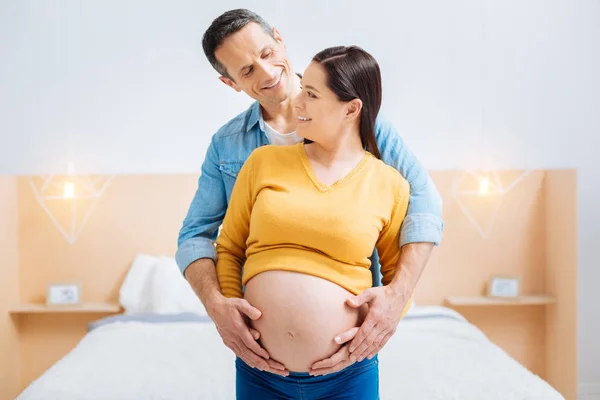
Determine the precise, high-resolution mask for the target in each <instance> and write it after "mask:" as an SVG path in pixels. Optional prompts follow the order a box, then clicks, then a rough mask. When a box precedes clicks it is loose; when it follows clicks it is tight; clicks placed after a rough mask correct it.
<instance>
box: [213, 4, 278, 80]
mask: <svg viewBox="0 0 600 400" xmlns="http://www.w3.org/2000/svg"><path fill="white" fill-rule="evenodd" d="M251 22H254V23H255V24H258V25H259V26H260V27H261V28H262V29H263V30H264V31H265V32H266V33H267V34H269V35H270V36H271V37H272V38H273V39H275V37H274V36H273V29H272V28H271V26H270V25H269V24H268V23H267V22H266V21H265V20H264V19H262V17H261V16H260V15H258V14H256V13H254V12H252V11H250V10H246V9H244V8H238V9H236V10H230V11H226V12H224V13H223V14H221V15H220V16H218V17H217V18H216V19H215V20H214V21H213V22H212V24H210V26H209V27H208V29H207V30H206V32H204V36H203V37H202V48H203V49H204V54H205V55H206V58H208V61H209V62H210V65H212V66H213V68H214V69H215V70H217V72H218V73H219V74H221V75H222V76H224V77H227V78H229V79H231V80H233V78H232V77H231V76H230V75H229V73H228V72H227V69H226V68H225V66H224V65H223V64H221V63H220V62H219V60H217V57H216V56H215V51H216V50H217V49H218V48H219V46H221V44H223V41H224V40H225V39H226V38H228V37H229V36H231V35H233V34H234V33H236V32H238V31H240V30H241V29H242V28H243V27H245V26H246V25H248V24H249V23H251Z"/></svg>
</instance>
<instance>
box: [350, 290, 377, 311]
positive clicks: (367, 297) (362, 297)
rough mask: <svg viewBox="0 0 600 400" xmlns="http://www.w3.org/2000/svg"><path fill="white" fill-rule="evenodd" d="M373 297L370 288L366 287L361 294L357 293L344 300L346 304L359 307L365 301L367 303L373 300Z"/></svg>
mask: <svg viewBox="0 0 600 400" xmlns="http://www.w3.org/2000/svg"><path fill="white" fill-rule="evenodd" d="M374 298H375V296H374V293H373V291H371V289H367V290H365V291H364V292H362V293H361V294H359V295H358V296H354V297H350V298H349V299H348V300H346V304H348V305H349V306H350V307H355V308H357V307H360V306H362V305H363V304H365V303H368V302H369V301H371V300H373V299H374Z"/></svg>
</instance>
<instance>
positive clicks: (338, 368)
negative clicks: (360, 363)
mask: <svg viewBox="0 0 600 400" xmlns="http://www.w3.org/2000/svg"><path fill="white" fill-rule="evenodd" d="M352 364H354V362H352V361H350V360H344V361H342V362H340V363H338V364H336V365H334V366H333V367H331V368H321V369H318V370H315V371H312V370H311V371H310V375H312V376H320V375H327V374H332V373H334V372H339V371H341V370H343V369H344V368H346V367H349V366H350V365H352Z"/></svg>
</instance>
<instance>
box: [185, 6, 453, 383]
mask: <svg viewBox="0 0 600 400" xmlns="http://www.w3.org/2000/svg"><path fill="white" fill-rule="evenodd" d="M203 48H204V53H205V55H206V57H207V58H208V60H209V62H210V63H211V65H212V66H213V67H214V68H215V70H216V71H217V72H218V73H219V74H220V77H219V79H220V80H221V81H222V82H223V83H224V84H225V85H227V86H229V87H231V88H232V89H234V90H236V91H237V92H244V93H246V94H247V95H248V96H250V97H252V98H253V99H255V100H256V102H254V103H253V104H252V106H251V107H250V108H249V109H248V110H246V111H245V112H243V113H241V114H239V115H238V116H237V117H235V118H234V119H232V120H231V121H229V122H228V123H227V124H225V125H224V126H223V127H222V128H221V129H219V131H218V132H217V133H216V134H215V135H214V136H213V137H212V141H211V144H210V146H209V148H208V150H207V154H206V158H205V160H204V163H203V165H202V174H201V176H200V179H199V181H198V189H197V191H196V195H195V196H194V199H193V201H192V204H191V206H190V209H189V211H188V214H187V216H186V218H185V220H184V222H183V227H182V229H181V231H180V234H179V240H178V245H179V248H178V250H177V255H176V259H177V264H178V265H179V267H180V269H181V271H182V272H183V274H184V276H185V277H186V279H187V280H188V282H189V283H190V285H191V286H192V288H193V289H194V291H195V292H196V294H197V295H198V296H199V297H200V300H201V301H202V303H203V304H204V305H205V307H206V309H207V312H208V314H209V316H210V317H211V318H212V319H213V321H214V322H215V325H216V327H217V330H218V331H219V334H220V335H221V337H222V339H223V342H224V343H225V344H226V345H227V346H228V347H229V348H231V349H232V350H233V351H234V353H235V354H236V355H237V356H238V357H240V358H241V359H243V360H244V361H245V362H246V363H247V364H248V365H250V366H252V367H255V368H259V369H261V370H267V371H270V372H273V373H277V374H280V375H287V373H288V371H287V370H286V369H285V367H284V366H283V365H281V364H280V363H278V362H276V361H275V360H272V359H270V358H269V355H268V353H267V352H266V350H265V349H263V348H262V347H261V346H260V345H259V344H258V342H257V341H256V340H257V339H258V338H259V333H258V332H257V331H255V330H253V329H251V328H249V327H248V325H247V323H246V318H251V319H253V320H255V319H258V318H260V310H257V309H256V308H254V307H252V305H251V304H249V303H248V302H247V301H246V300H244V299H232V298H225V297H224V296H223V295H222V294H221V292H220V287H219V283H218V280H217V275H216V271H215V261H216V251H215V248H214V240H215V239H216V236H217V231H218V228H219V226H220V225H221V223H222V221H223V218H224V216H225V212H226V210H227V206H228V203H229V199H230V196H231V191H232V189H233V185H234V183H235V179H236V176H237V173H238V172H239V170H240V168H241V166H242V165H243V164H244V162H245V160H246V159H247V157H248V156H249V155H250V153H251V152H252V151H253V150H254V149H256V148H257V147H259V146H262V145H266V144H269V143H273V144H280V145H291V144H295V143H299V142H300V141H302V138H301V137H299V136H298V135H297V134H296V133H295V129H296V125H297V117H296V115H295V113H294V109H293V107H292V99H293V98H294V97H295V96H296V95H297V94H298V93H299V92H300V90H301V88H300V79H299V77H298V76H297V75H296V74H295V73H294V72H293V69H292V66H291V63H290V60H289V59H288V56H287V51H286V48H285V44H284V42H283V39H282V38H281V35H280V34H279V32H278V31H277V29H274V28H271V27H270V26H269V25H268V24H267V23H266V22H265V21H264V20H263V19H262V18H261V17H260V16H258V15H256V14H255V13H253V12H251V11H248V10H243V9H240V10H232V11H228V12H226V13H224V14H222V15H221V16H220V17H218V18H217V19H215V20H214V21H213V23H212V24H211V26H210V27H209V28H208V29H207V31H206V32H205V34H204V38H203ZM375 128H376V133H377V142H378V146H379V149H380V152H381V154H382V158H383V161H385V162H386V163H387V164H389V165H391V166H393V167H395V168H396V169H398V170H399V171H400V173H401V174H402V175H403V176H404V177H405V178H406V179H407V180H408V182H409V184H410V186H411V197H410V206H409V209H408V213H407V216H406V218H405V220H404V223H403V225H402V229H401V235H400V241H401V243H400V245H401V246H402V250H401V255H400V261H399V263H398V266H397V269H396V271H399V272H398V273H399V274H400V278H401V279H399V280H398V282H400V283H399V285H396V286H394V287H391V285H389V286H378V285H379V277H378V275H377V274H378V271H379V264H378V258H377V257H376V253H375V254H374V257H372V261H373V265H372V271H373V273H374V286H375V287H373V288H370V289H367V290H366V291H365V292H363V293H362V294H360V295H358V296H352V297H351V298H349V299H348V301H347V304H348V305H349V306H351V307H360V306H361V305H363V304H365V303H368V304H369V311H368V314H367V316H366V318H365V321H364V322H363V324H362V325H361V327H360V329H358V328H354V329H351V330H349V331H347V332H344V333H341V334H340V335H339V336H337V337H336V338H335V340H336V341H337V342H338V343H340V344H342V343H347V342H349V341H350V340H352V341H351V342H350V343H347V344H345V345H344V346H342V347H341V348H340V350H339V351H338V352H337V353H336V354H334V355H333V356H332V357H330V358H329V359H327V360H322V361H320V362H317V363H315V365H313V368H314V369H315V373H317V374H327V373H331V372H334V371H338V370H341V369H343V368H345V367H347V366H348V365H350V364H352V363H353V362H355V361H361V360H363V359H364V358H366V357H373V356H374V355H375V354H376V353H377V352H378V351H379V350H380V349H381V348H382V347H383V346H384V345H385V343H386V342H387V340H388V339H389V338H390V336H391V335H392V334H393V333H394V332H395V330H396V327H397V325H398V323H399V322H400V319H401V317H402V312H403V310H404V308H405V306H406V304H407V303H408V300H409V299H410V297H411V296H412V293H413V291H414V288H415V285H416V283H417V281H418V279H419V277H420V275H421V272H422V271H423V269H424V267H425V265H426V263H427V261H428V259H429V257H430V254H431V251H432V249H433V247H434V245H437V244H439V242H440V240H441V234H442V229H443V222H442V219H441V206H442V202H441V198H440V196H439V194H438V192H437V190H436V188H435V186H434V184H433V182H432V180H431V178H430V177H429V174H428V173H427V171H426V170H425V169H424V168H423V167H421V165H420V164H419V162H418V161H417V159H416V158H415V156H414V155H413V154H412V153H411V152H410V150H408V149H407V148H406V146H405V145H404V143H403V142H402V139H401V138H400V136H399V135H398V133H397V132H396V131H395V129H394V128H393V127H392V126H391V124H390V123H389V122H387V121H386V120H384V119H383V118H382V117H378V121H377V124H376V127H375Z"/></svg>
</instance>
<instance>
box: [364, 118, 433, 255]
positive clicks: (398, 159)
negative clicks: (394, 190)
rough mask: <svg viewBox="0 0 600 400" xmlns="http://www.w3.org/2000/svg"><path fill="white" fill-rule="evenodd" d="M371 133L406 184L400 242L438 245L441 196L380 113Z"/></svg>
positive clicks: (390, 124) (384, 155) (389, 163)
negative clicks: (408, 194) (405, 205)
mask: <svg viewBox="0 0 600 400" xmlns="http://www.w3.org/2000/svg"><path fill="white" fill-rule="evenodd" d="M375 134H376V136H377V145H378V147H379V152H380V153H381V158H382V160H383V161H384V162H385V163H386V164H388V165H390V166H392V167H394V168H395V169H396V170H398V171H399V172H400V174H401V175H402V176H403V177H404V179H406V180H407V181H408V184H409V185H410V201H409V204H408V212H407V214H406V218H404V222H403V223H402V229H401V231H400V246H404V245H406V244H409V243H424V242H425V243H433V244H434V245H436V246H437V245H439V244H440V242H441V240H442V231H443V228H444V223H443V220H442V197H441V196H440V194H439V192H438V190H437V188H436V187H435V184H434V183H433V180H432V179H431V176H429V173H428V172H427V170H426V169H425V168H424V167H423V165H422V164H421V163H420V162H419V160H418V159H417V157H416V156H415V154H414V153H413V152H412V151H411V150H410V149H409V148H408V146H407V145H406V144H405V143H404V140H402V137H401V136H400V134H399V133H398V131H397V130H396V128H395V127H394V126H393V125H392V123H391V122H390V121H389V120H387V119H386V118H385V117H383V116H381V115H380V116H378V117H377V121H376V123H375ZM418 253H421V251H420V252H418Z"/></svg>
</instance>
